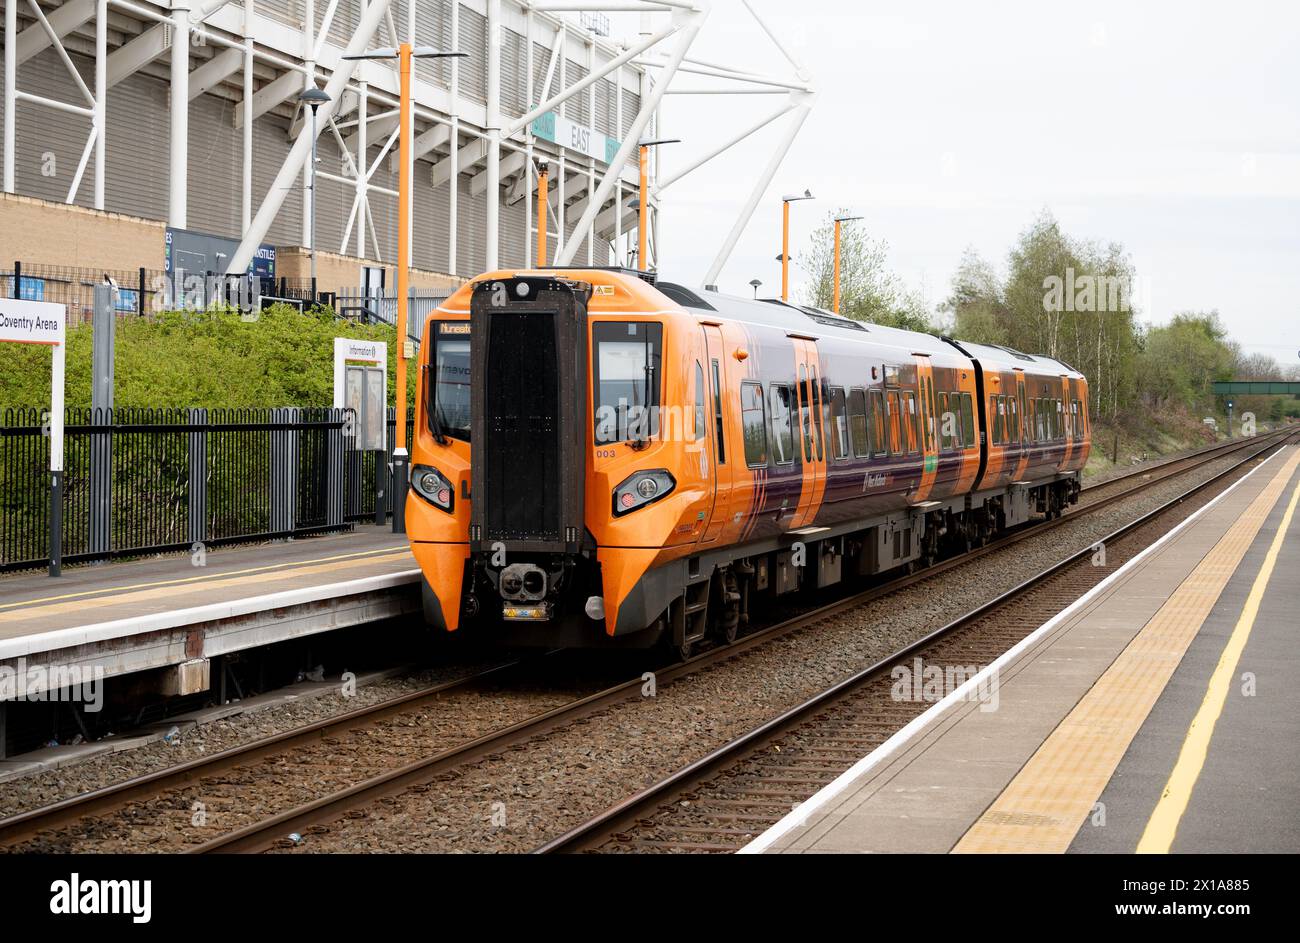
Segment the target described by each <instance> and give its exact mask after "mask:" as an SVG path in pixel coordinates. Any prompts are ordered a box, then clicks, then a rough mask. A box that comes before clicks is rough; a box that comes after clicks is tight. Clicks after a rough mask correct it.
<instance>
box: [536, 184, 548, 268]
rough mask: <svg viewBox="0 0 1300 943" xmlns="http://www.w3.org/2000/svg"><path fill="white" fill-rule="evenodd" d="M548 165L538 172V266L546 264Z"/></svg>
mask: <svg viewBox="0 0 1300 943" xmlns="http://www.w3.org/2000/svg"><path fill="white" fill-rule="evenodd" d="M549 170H550V166H549V165H548V164H542V166H541V168H540V169H539V170H538V171H537V265H538V267H539V268H540V267H541V266H543V265H545V264H546V207H547V199H548V198H547V195H546V185H547V173H548V171H549Z"/></svg>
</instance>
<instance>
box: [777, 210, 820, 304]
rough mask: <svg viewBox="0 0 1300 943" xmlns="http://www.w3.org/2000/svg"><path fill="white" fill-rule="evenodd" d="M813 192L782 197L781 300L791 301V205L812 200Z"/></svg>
mask: <svg viewBox="0 0 1300 943" xmlns="http://www.w3.org/2000/svg"><path fill="white" fill-rule="evenodd" d="M812 198H813V195H812V191H810V190H805V191H804V192H803V195H802V196H801V195H799V194H798V193H787V194H786V195H785V196H783V197H781V300H782V301H789V300H790V204H791V203H794V202H796V201H797V200H811V199H812Z"/></svg>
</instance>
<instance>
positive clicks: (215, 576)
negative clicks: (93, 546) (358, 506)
mask: <svg viewBox="0 0 1300 943" xmlns="http://www.w3.org/2000/svg"><path fill="white" fill-rule="evenodd" d="M395 549H396V548H393V547H377V548H376V549H374V550H358V551H356V552H354V553H338V554H334V555H332V556H328V557H316V558H314V559H311V560H289V561H287V562H285V563H268V564H266V565H264V566H254V567H248V568H247V569H243V570H230V571H229V572H226V573H204V574H202V575H200V576H184V577H180V578H178V579H168V580H153V581H151V582H147V583H133V584H129V585H126V586H103V587H100V588H99V589H87V590H82V591H81V592H79V593H63V594H61V595H58V596H42V597H40V598H37V599H20V600H18V601H17V602H7V603H0V611H3V610H5V609H17V608H26V607H30V606H39V605H42V604H44V603H48V602H59V601H60V600H64V599H85V598H86V597H88V596H105V595H113V594H115V593H121V592H128V591H130V590H133V589H148V588H149V587H151V586H181V585H184V584H188V583H204V582H208V581H210V580H223V579H228V578H229V577H232V576H244V575H246V574H249V573H268V572H273V571H277V570H286V569H292V568H294V567H303V566H310V565H311V564H314V563H331V562H333V561H335V560H356V559H362V558H365V557H373V556H375V555H377V554H381V553H393V552H394V550H395ZM0 586H3V584H2V583H0Z"/></svg>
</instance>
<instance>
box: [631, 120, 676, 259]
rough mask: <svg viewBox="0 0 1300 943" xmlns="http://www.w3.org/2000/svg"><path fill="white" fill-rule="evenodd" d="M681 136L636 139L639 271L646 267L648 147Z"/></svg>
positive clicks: (648, 178) (648, 199)
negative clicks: (638, 192)
mask: <svg viewBox="0 0 1300 943" xmlns="http://www.w3.org/2000/svg"><path fill="white" fill-rule="evenodd" d="M680 142H681V138H656V139H654V140H648V141H637V147H638V149H639V151H640V158H641V191H640V194H639V195H638V207H639V212H638V216H637V226H636V235H637V254H636V264H637V268H639V269H640V270H641V271H643V272H644V271H646V269H647V268H648V265H647V261H648V250H647V248H646V245H647V237H648V236H649V222H650V192H649V191H650V182H649V180H650V148H652V147H655V146H656V145H659V144H678V143H680Z"/></svg>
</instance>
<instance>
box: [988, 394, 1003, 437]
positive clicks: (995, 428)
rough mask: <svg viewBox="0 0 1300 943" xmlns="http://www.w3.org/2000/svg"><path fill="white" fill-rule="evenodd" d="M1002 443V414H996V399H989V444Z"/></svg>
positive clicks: (991, 397)
mask: <svg viewBox="0 0 1300 943" xmlns="http://www.w3.org/2000/svg"><path fill="white" fill-rule="evenodd" d="M1001 441H1002V413H1000V412H998V398H997V397H996V396H990V397H989V442H990V443H992V444H993V445H997V444H999V443H1000V442H1001Z"/></svg>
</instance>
